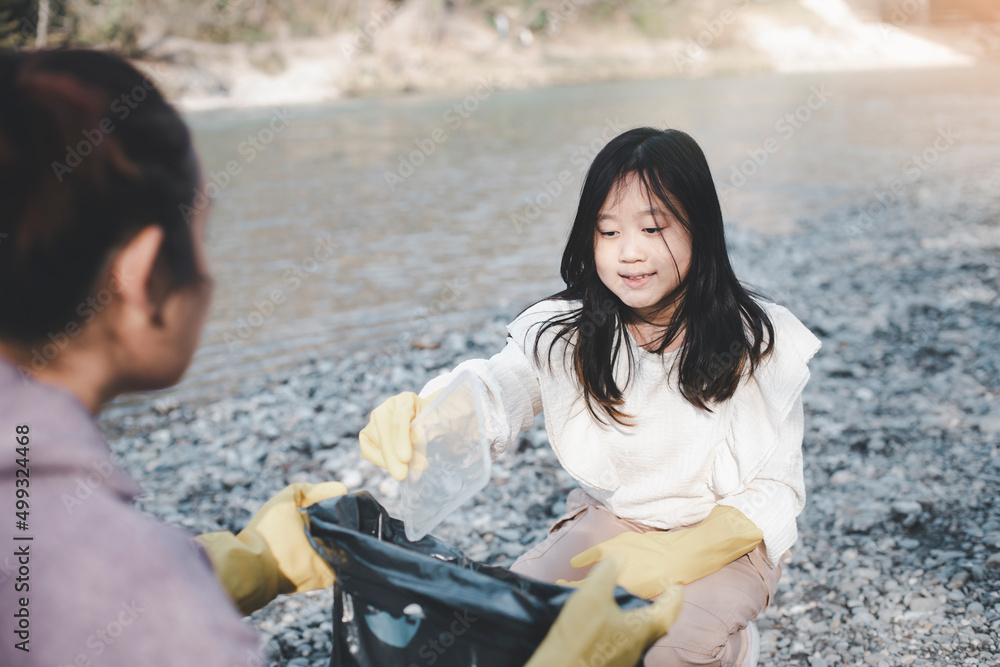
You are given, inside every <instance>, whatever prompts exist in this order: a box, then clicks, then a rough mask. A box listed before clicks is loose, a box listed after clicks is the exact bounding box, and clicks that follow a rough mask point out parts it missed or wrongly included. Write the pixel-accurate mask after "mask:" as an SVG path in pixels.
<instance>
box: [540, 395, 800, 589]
mask: <svg viewBox="0 0 1000 667" xmlns="http://www.w3.org/2000/svg"><path fill="white" fill-rule="evenodd" d="M777 435H778V438H777V439H778V443H777V446H776V448H775V450H774V452H773V453H772V455H771V457H770V458H769V459H768V460H767V462H766V463H765V464H764V466H763V467H762V468H761V470H760V471H759V472H758V473H757V475H756V477H754V479H753V480H752V481H751V482H750V483H749V484H748V485H747V488H746V489H745V490H743V491H742V492H740V493H737V494H733V495H730V496H727V497H724V498H722V499H720V500H719V502H718V504H717V505H716V506H715V508H714V509H713V510H712V512H711V513H710V514H709V515H708V517H707V518H706V519H704V520H703V521H702V522H701V523H699V524H697V525H695V526H692V527H691V528H681V529H678V530H671V531H651V532H648V533H624V534H622V535H619V536H617V537H615V538H612V539H610V540H607V541H605V542H601V543H600V544H598V545H596V546H594V547H592V548H590V549H588V550H586V551H584V552H582V553H580V554H578V555H577V556H576V557H574V558H573V559H572V560H571V561H570V563H571V564H572V565H573V566H574V567H585V566H587V565H590V564H592V563H594V562H596V561H599V560H602V559H604V558H607V557H609V556H612V555H614V556H615V557H616V558H619V559H622V560H623V561H624V562H625V566H624V567H623V568H622V571H621V574H620V576H619V578H618V583H619V585H621V586H622V587H624V588H626V589H627V590H628V591H629V592H631V593H633V594H635V595H639V596H641V597H654V596H656V595H659V593H660V592H661V591H662V590H663V589H664V588H665V587H666V586H669V585H671V584H687V583H690V582H692V581H695V580H697V579H700V578H702V577H705V576H708V575H710V574H712V573H713V572H716V571H718V570H720V569H721V568H723V567H725V566H726V565H728V564H729V563H731V562H733V561H734V560H736V559H737V558H739V557H741V556H743V555H744V554H746V553H749V552H750V551H752V550H753V549H755V548H756V547H757V545H759V544H760V543H761V541H763V542H764V547H765V551H766V554H767V557H768V560H769V561H770V562H771V564H772V565H777V564H778V562H779V561H780V559H781V556H782V555H783V554H784V553H785V551H786V550H787V549H788V548H789V547H791V545H792V544H793V543H794V542H795V540H796V538H797V535H798V533H797V531H796V526H795V517H796V516H798V514H799V512H801V511H802V508H803V506H804V504H805V492H804V484H803V479H802V478H803V474H802V435H803V417H802V399H801V397H799V398H797V399H796V400H795V403H794V404H793V406H792V408H791V410H790V411H789V413H788V416H787V417H786V419H785V423H784V424H783V425H782V427H781V429H779V431H778V434H777ZM559 583H566V582H559Z"/></svg>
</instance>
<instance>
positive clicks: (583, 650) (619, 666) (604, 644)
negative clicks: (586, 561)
mask: <svg viewBox="0 0 1000 667" xmlns="http://www.w3.org/2000/svg"><path fill="white" fill-rule="evenodd" d="M617 571H618V568H617V565H616V564H615V563H610V562H606V563H601V564H600V565H598V566H597V567H596V568H594V571H593V572H592V573H591V575H590V577H588V578H587V581H586V583H585V584H583V585H582V586H581V587H580V591H579V592H577V593H575V594H573V595H572V596H571V597H570V598H569V602H567V603H566V606H564V607H563V609H562V612H561V613H560V614H559V618H557V619H556V622H555V624H553V626H552V628H551V629H550V630H549V634H547V635H546V636H545V641H543V642H542V644H541V646H539V647H538V650H537V651H535V654H534V655H533V656H532V657H531V660H529V661H528V664H527V665H525V667H562V666H563V665H576V664H581V665H584V664H585V665H590V664H596V663H592V662H591V660H592V659H593V658H596V657H598V656H600V658H601V661H600V664H602V665H605V667H634V665H635V664H636V662H637V661H638V660H639V658H640V657H641V656H642V652H643V651H645V650H646V647H647V646H649V645H650V644H652V643H653V642H654V641H656V640H657V639H659V638H660V637H662V636H663V635H664V634H665V633H666V632H667V630H669V629H670V626H671V625H673V624H674V622H675V621H676V620H677V617H678V616H679V615H680V613H681V602H682V597H681V589H680V587H677V586H675V587H673V588H671V589H670V590H668V591H667V592H666V593H664V594H663V595H662V596H660V599H659V600H657V601H656V602H655V603H654V604H652V605H650V606H648V607H643V608H642V609H634V610H631V611H627V612H625V611H622V610H621V609H620V608H619V607H618V603H617V602H615V599H614V597H613V593H614V588H615V574H616V572H617Z"/></svg>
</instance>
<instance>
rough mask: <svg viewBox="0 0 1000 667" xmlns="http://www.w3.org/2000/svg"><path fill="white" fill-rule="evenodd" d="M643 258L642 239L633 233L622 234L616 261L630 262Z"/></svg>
mask: <svg viewBox="0 0 1000 667" xmlns="http://www.w3.org/2000/svg"><path fill="white" fill-rule="evenodd" d="M645 258H646V257H645V254H644V250H643V247H642V239H638V238H636V237H635V235H634V234H623V235H622V244H621V247H620V252H619V254H618V261H620V262H627V263H631V262H639V261H642V260H644V259H645Z"/></svg>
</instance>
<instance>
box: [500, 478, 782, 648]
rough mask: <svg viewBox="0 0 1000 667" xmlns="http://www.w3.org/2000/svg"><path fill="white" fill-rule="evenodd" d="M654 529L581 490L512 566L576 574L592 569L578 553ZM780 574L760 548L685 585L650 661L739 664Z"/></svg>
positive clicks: (526, 571)
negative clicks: (578, 563) (578, 564)
mask: <svg viewBox="0 0 1000 667" xmlns="http://www.w3.org/2000/svg"><path fill="white" fill-rule="evenodd" d="M649 530H651V529H650V528H647V527H646V526H644V525H642V524H639V523H635V522H634V521H628V520H626V519H621V518H619V517H617V516H615V515H614V514H612V513H611V511H610V510H609V509H608V508H607V507H605V506H604V505H602V504H601V503H600V502H599V501H597V500H596V499H594V498H593V497H591V496H590V495H588V494H587V493H585V492H583V491H582V490H580V489H575V490H573V491H572V492H570V494H569V497H568V498H567V499H566V514H565V516H563V517H562V518H560V519H559V520H558V521H556V522H555V523H554V524H553V525H552V528H551V529H550V530H549V536H548V537H547V538H546V539H545V540H543V541H542V542H540V543H539V544H537V545H535V546H534V547H532V548H531V550H529V551H528V552H527V553H525V554H524V555H523V556H521V557H520V558H518V559H517V562H515V563H514V565H513V566H512V567H511V568H510V569H511V570H512V571H514V572H517V573H518V574H522V575H525V576H528V577H532V578H534V579H541V580H542V581H550V582H554V581H556V580H557V579H566V580H567V581H577V580H580V579H583V578H584V577H585V576H586V574H587V572H588V571H589V569H590V568H589V567H588V568H574V567H572V566H571V565H570V564H569V561H570V559H571V558H572V557H573V556H575V555H576V554H578V553H580V552H581V551H583V550H584V549H588V548H590V547H592V546H594V545H595V544H597V543H599V542H603V541H604V540H608V539H611V538H612V537H614V536H616V535H619V534H621V533H624V532H626V531H631V532H635V533H645V532H647V531H649ZM780 577H781V566H780V565H779V566H778V567H771V565H770V563H768V562H767V559H766V558H765V557H764V553H763V551H762V549H761V548H758V549H755V550H753V551H751V552H750V553H748V554H747V555H745V556H743V557H741V558H737V559H736V560H735V561H733V562H732V563H730V564H729V565H726V566H725V567H723V568H722V569H721V570H719V571H718V572H715V573H713V574H710V575H708V576H707V577H703V578H702V579H699V580H698V581H694V582H691V583H690V584H687V585H685V586H684V605H683V607H682V608H681V614H680V617H678V619H677V622H676V623H675V624H674V626H673V627H672V628H671V629H670V632H669V633H667V635H666V636H665V637H663V638H661V639H660V640H659V641H657V642H656V643H655V644H654V645H653V646H652V648H650V649H649V652H648V653H647V654H646V660H645V662H644V663H643V664H644V666H645V667H667V666H669V667H680V666H687V665H700V666H701V665H708V666H711V667H738V666H739V665H740V664H741V662H742V661H743V658H744V656H745V654H746V650H747V646H746V632H745V631H744V628H745V627H746V625H747V623H749V622H750V621H752V620H753V619H754V618H756V616H757V615H758V614H760V613H761V612H763V611H764V610H765V609H767V606H768V604H769V603H770V601H771V598H772V597H773V596H774V591H775V588H776V587H777V585H778V579H779V578H780Z"/></svg>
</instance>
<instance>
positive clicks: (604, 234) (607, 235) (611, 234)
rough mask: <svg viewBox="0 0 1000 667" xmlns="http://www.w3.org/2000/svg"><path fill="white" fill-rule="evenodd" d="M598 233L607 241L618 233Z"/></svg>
mask: <svg viewBox="0 0 1000 667" xmlns="http://www.w3.org/2000/svg"><path fill="white" fill-rule="evenodd" d="M598 233H599V234H600V235H601V236H603V237H604V238H606V239H610V238H612V237H613V236H614V235H615V234H617V233H618V232H598Z"/></svg>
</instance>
